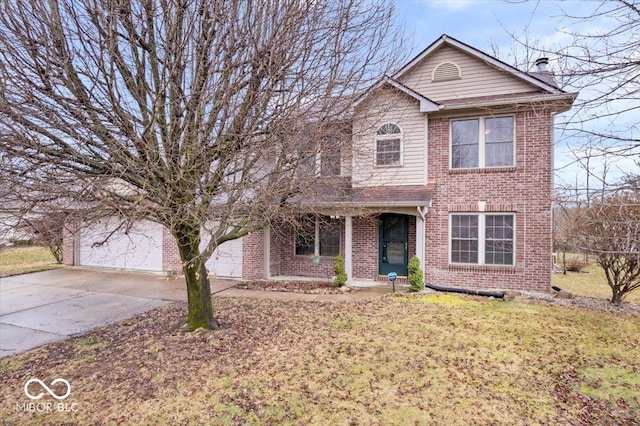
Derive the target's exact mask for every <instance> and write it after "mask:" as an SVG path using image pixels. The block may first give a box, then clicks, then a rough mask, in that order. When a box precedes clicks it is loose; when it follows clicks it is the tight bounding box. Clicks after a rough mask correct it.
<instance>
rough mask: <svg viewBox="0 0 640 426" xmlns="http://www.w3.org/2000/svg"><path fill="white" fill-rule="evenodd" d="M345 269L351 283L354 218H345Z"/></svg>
mask: <svg viewBox="0 0 640 426" xmlns="http://www.w3.org/2000/svg"><path fill="white" fill-rule="evenodd" d="M344 268H345V270H346V272H347V281H351V278H352V272H353V218H352V217H351V216H345V218H344Z"/></svg>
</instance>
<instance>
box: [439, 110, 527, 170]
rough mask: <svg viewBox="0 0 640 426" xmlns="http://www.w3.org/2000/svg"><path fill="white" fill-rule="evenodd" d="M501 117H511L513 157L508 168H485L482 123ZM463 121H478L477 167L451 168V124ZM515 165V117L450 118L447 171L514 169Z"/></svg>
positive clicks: (504, 115) (511, 115)
mask: <svg viewBox="0 0 640 426" xmlns="http://www.w3.org/2000/svg"><path fill="white" fill-rule="evenodd" d="M503 117H512V118H513V129H512V131H513V150H512V151H513V157H512V158H511V165H509V166H489V167H487V166H485V163H486V156H485V154H486V150H485V140H484V131H485V128H484V127H485V126H484V121H485V119H487V118H503ZM464 120H478V138H479V140H478V157H479V158H478V167H456V168H454V167H453V122H454V121H464ZM515 165H516V117H515V115H513V114H503V115H485V116H475V117H458V118H452V119H451V120H449V170H476V169H486V168H490V169H504V168H510V167H515Z"/></svg>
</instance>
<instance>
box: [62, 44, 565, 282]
mask: <svg viewBox="0 0 640 426" xmlns="http://www.w3.org/2000/svg"><path fill="white" fill-rule="evenodd" d="M575 96H576V95H575V94H571V93H566V92H564V91H563V90H561V89H559V88H557V87H556V86H555V85H554V83H553V79H552V75H550V73H549V72H547V71H546V70H545V69H544V68H542V67H541V69H539V70H538V71H537V72H535V73H525V72H522V71H519V70H517V69H515V68H513V67H511V66H509V65H507V64H505V63H503V62H501V61H499V60H497V59H496V58H493V57H491V56H489V55H487V54H485V53H483V52H480V51H479V50H476V49H475V48H473V47H471V46H469V45H467V44H464V43H462V42H460V41H458V40H455V39H453V38H451V37H448V36H446V35H443V36H442V37H440V38H439V39H438V40H436V41H435V42H434V43H433V44H431V45H430V46H429V47H428V48H427V49H426V50H424V51H423V52H422V53H420V54H419V55H418V56H416V57H415V58H414V59H413V60H411V61H410V62H409V63H408V64H406V65H405V66H404V67H402V68H401V69H400V70H399V71H398V72H397V73H396V74H394V75H392V76H386V77H384V78H383V79H382V80H380V82H379V83H378V84H377V85H375V86H374V87H372V88H371V89H370V90H369V91H368V92H367V93H365V94H363V95H362V96H360V97H359V98H358V99H357V100H356V102H355V106H354V116H353V122H352V144H351V146H349V147H345V149H343V150H342V152H340V153H336V152H332V153H323V154H321V155H318V158H317V161H318V164H317V167H316V171H317V172H318V173H319V174H320V175H323V176H324V175H327V176H328V177H327V179H328V182H331V183H332V184H334V185H339V186H340V190H339V191H338V190H336V191H335V192H334V193H332V192H331V191H328V194H329V195H328V196H327V197H326V198H324V199H317V200H311V201H310V204H311V207H313V208H312V209H311V208H310V211H311V210H312V211H314V212H315V213H314V214H304V212H302V213H303V220H302V221H301V223H302V225H301V226H300V227H299V228H298V229H295V230H294V229H293V228H291V227H290V226H289V225H286V224H284V223H283V224H277V223H276V224H272V226H271V227H270V228H267V229H264V230H263V231H260V232H255V233H252V234H250V235H248V236H246V237H244V238H243V239H242V240H238V241H233V242H228V243H226V244H225V245H223V246H222V247H220V252H219V253H217V254H216V255H214V260H212V261H211V262H210V263H209V266H210V270H211V271H212V272H213V274H214V275H219V276H236V277H243V278H246V279H262V278H274V277H283V276H284V277H300V276H304V277H318V278H322V279H327V278H330V277H331V275H332V274H333V272H332V270H333V260H334V258H335V256H336V255H338V254H341V255H343V256H344V258H345V264H346V269H347V275H348V276H349V279H350V280H351V281H375V280H380V281H385V282H386V280H387V279H386V275H387V273H388V272H397V273H398V275H399V276H401V277H404V276H406V275H407V263H408V260H409V258H410V257H411V256H413V255H416V256H417V257H418V258H419V259H420V261H421V264H422V266H423V270H424V273H425V281H426V282H428V283H433V284H440V285H446V286H454V287H465V288H499V289H527V290H538V291H546V290H548V288H549V286H550V281H551V271H552V265H551V263H552V258H551V252H552V210H551V194H552V187H553V117H554V114H556V113H558V112H562V111H566V110H568V109H569V108H570V107H571V105H572V103H573V101H574V99H575ZM318 213H319V214H318ZM141 226H143V227H148V229H145V230H144V232H141V233H140V235H142V234H144V235H146V237H144V238H142V240H141V241H138V242H137V243H136V244H137V245H138V246H139V247H145V248H144V249H143V250H141V249H139V248H138V249H136V250H134V251H135V253H136V255H138V257H142V258H143V259H140V262H139V263H138V265H143V266H136V265H133V263H135V262H134V261H126V262H129V263H126V262H125V263H124V264H117V265H115V264H114V266H115V267H120V268H124V269H145V268H146V269H147V270H166V269H172V270H176V271H177V270H180V267H179V266H180V264H179V261H178V257H177V249H176V248H175V243H173V240H172V238H171V236H170V235H168V233H167V231H166V230H163V229H162V228H161V227H159V226H156V225H153V224H141ZM151 228H153V229H151ZM155 228H157V229H155ZM92 232H94V233H95V232H96V231H95V230H93V231H92ZM151 235H152V236H153V237H150V236H151ZM88 237H89V236H88V235H85V236H83V235H79V236H76V238H75V240H74V239H72V238H67V240H66V243H67V244H66V246H65V248H66V252H65V255H66V256H67V257H66V258H65V262H66V263H70V264H87V265H91V264H94V265H96V266H109V263H110V262H111V263H113V262H112V260H109V258H112V257H113V255H114V254H116V252H117V253H118V254H124V253H132V251H131V250H132V246H131V242H132V237H131V233H130V235H129V236H127V237H126V238H124V239H123V240H122V242H121V243H120V246H118V247H116V248H111V249H109V248H106V249H104V250H103V248H104V246H103V248H92V247H90V245H89V246H87V245H86V244H85V245H84V246H83V241H89V240H90V238H88ZM149 238H151V239H149ZM145 241H146V242H145ZM100 250H102V251H103V252H100ZM74 254H75V255H74ZM314 254H317V255H319V262H318V263H315V262H312V259H311V258H312V257H314ZM127 256H128V255H126V256H125V258H128V257H127ZM88 259H89V260H88ZM90 259H98V260H97V261H92V260H90ZM147 261H148V264H146V263H145V262H147ZM316 261H317V260H316ZM136 262H137V261H136ZM213 262H218V265H214V264H213ZM229 264H232V265H233V266H232V267H229V266H221V265H229ZM224 268H227V270H224ZM230 269H233V270H232V271H231V270H230Z"/></svg>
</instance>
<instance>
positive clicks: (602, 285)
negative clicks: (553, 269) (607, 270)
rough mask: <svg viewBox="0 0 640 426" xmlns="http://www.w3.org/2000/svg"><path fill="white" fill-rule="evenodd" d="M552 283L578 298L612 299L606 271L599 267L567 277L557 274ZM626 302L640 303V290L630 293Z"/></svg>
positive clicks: (589, 268) (586, 269)
mask: <svg viewBox="0 0 640 426" xmlns="http://www.w3.org/2000/svg"><path fill="white" fill-rule="evenodd" d="M551 282H552V284H553V285H555V286H558V287H560V288H562V289H563V290H567V291H570V292H571V293H573V294H575V295H577V296H587V297H598V298H602V299H611V289H610V288H609V285H608V284H607V278H606V277H605V275H604V270H603V269H602V268H601V267H599V266H598V265H593V264H592V265H587V266H585V267H584V268H583V269H582V272H567V274H566V275H564V274H563V273H562V272H560V273H555V274H553V278H552V280H551ZM625 301H627V302H633V303H640V290H636V291H635V292H631V293H629V294H628V295H627V297H626V298H625Z"/></svg>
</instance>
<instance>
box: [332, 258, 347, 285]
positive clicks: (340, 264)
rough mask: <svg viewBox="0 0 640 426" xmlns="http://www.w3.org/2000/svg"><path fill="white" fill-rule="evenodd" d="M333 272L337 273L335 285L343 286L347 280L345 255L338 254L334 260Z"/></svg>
mask: <svg viewBox="0 0 640 426" xmlns="http://www.w3.org/2000/svg"><path fill="white" fill-rule="evenodd" d="M333 273H334V274H335V275H336V279H335V280H333V285H335V286H336V287H342V286H343V285H345V283H346V282H347V271H346V270H345V266H344V257H342V256H336V258H335V259H334V261H333Z"/></svg>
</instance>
